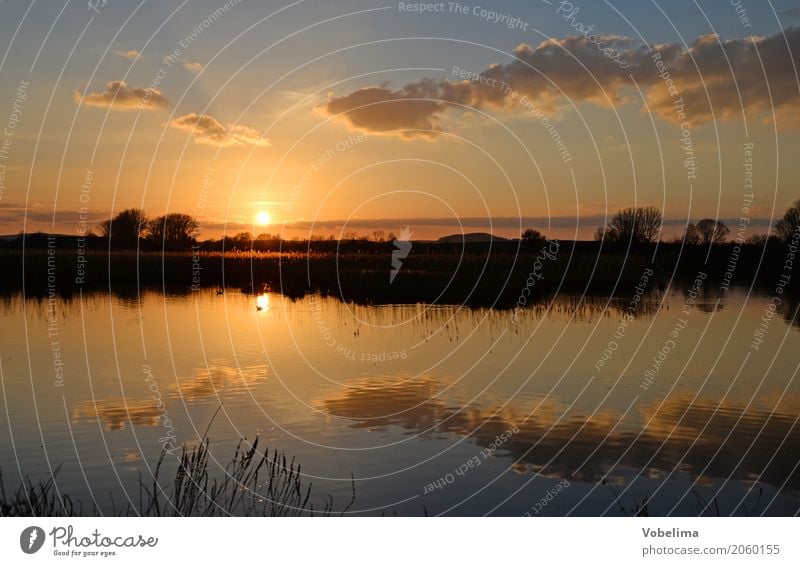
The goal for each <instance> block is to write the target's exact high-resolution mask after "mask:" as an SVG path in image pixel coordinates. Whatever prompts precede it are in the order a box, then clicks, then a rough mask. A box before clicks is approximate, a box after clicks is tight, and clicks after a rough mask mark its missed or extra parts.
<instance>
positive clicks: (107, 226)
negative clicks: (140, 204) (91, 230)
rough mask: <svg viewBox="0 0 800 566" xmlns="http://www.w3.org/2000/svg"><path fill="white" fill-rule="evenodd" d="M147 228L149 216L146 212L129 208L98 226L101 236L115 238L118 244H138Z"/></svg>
mask: <svg viewBox="0 0 800 566" xmlns="http://www.w3.org/2000/svg"><path fill="white" fill-rule="evenodd" d="M146 227H147V215H146V214H145V213H144V210H141V209H138V208H128V209H126V210H123V211H122V212H120V213H119V214H117V215H116V216H115V217H114V218H112V219H111V220H106V221H104V222H101V223H100V224H98V225H97V229H98V230H99V231H100V235H101V236H103V237H106V238H114V240H115V241H116V242H122V243H131V242H136V241H137V240H138V239H139V237H140V236H141V235H142V234H143V233H144V231H145V228H146Z"/></svg>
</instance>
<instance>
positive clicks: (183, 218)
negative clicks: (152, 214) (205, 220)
mask: <svg viewBox="0 0 800 566" xmlns="http://www.w3.org/2000/svg"><path fill="white" fill-rule="evenodd" d="M199 227H200V224H199V223H198V222H197V220H196V219H195V218H194V217H193V216H190V215H188V214H181V213H178V212H173V213H170V214H166V215H164V216H159V217H158V218H154V219H152V220H150V221H149V222H148V223H147V232H148V234H149V237H150V239H151V240H153V241H154V242H161V243H162V244H188V243H191V242H192V241H193V240H194V236H195V234H196V233H197V230H198V229H199Z"/></svg>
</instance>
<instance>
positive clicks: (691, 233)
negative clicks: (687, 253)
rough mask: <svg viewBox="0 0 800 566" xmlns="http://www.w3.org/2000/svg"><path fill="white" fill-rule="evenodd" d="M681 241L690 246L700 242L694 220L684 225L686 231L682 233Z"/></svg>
mask: <svg viewBox="0 0 800 566" xmlns="http://www.w3.org/2000/svg"><path fill="white" fill-rule="evenodd" d="M683 243H685V244H688V245H690V246H696V245H697V244H699V243H700V232H699V231H698V230H697V226H696V225H695V224H694V222H690V223H689V224H688V225H687V226H686V232H684V234H683Z"/></svg>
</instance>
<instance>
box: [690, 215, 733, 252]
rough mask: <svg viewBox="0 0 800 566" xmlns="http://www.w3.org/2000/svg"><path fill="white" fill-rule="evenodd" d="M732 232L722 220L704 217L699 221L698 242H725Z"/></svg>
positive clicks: (710, 243)
mask: <svg viewBox="0 0 800 566" xmlns="http://www.w3.org/2000/svg"><path fill="white" fill-rule="evenodd" d="M730 233H731V231H730V229H729V228H728V227H727V226H726V225H725V223H724V222H722V221H721V220H714V219H713V218H703V219H702V220H701V221H700V222H698V223H697V238H698V243H699V244H702V245H704V246H710V245H712V244H719V243H720V242H724V241H725V238H726V237H727V235H728V234H730Z"/></svg>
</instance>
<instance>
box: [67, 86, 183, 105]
mask: <svg viewBox="0 0 800 566" xmlns="http://www.w3.org/2000/svg"><path fill="white" fill-rule="evenodd" d="M73 98H74V99H75V102H77V103H78V104H85V105H86V106H96V107H98V108H111V109H113V110H136V109H142V110H154V109H157V108H166V107H167V106H168V105H169V101H167V99H166V98H164V95H162V94H161V91H160V90H158V89H155V88H151V87H147V88H131V87H129V86H128V85H126V84H125V83H124V82H123V81H109V82H107V83H106V89H105V90H101V91H99V92H87V93H86V94H85V95H84V96H81V93H80V92H78V91H77V90H76V91H75V93H74V95H73Z"/></svg>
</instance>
